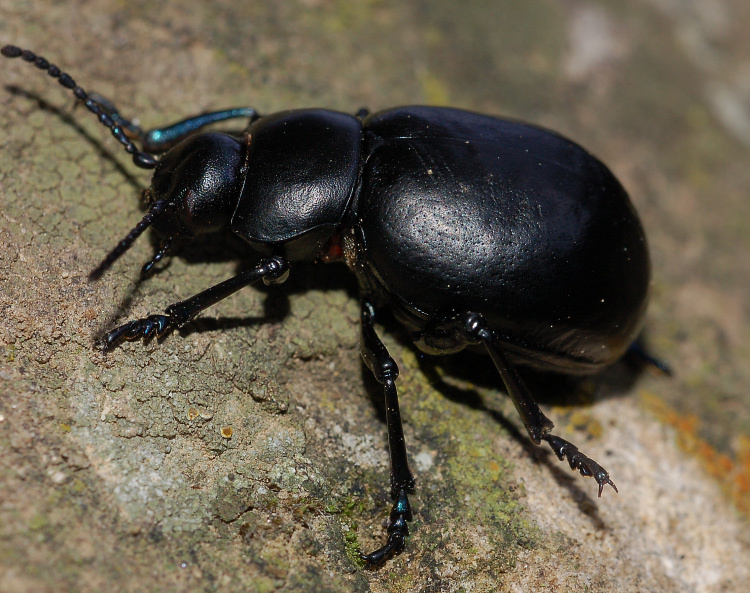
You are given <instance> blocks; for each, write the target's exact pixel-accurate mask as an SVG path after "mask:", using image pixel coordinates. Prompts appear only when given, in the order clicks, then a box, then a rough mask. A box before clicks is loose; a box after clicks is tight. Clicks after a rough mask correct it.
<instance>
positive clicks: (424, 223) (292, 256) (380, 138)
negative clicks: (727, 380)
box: [2, 46, 650, 566]
mask: <svg viewBox="0 0 750 593" xmlns="http://www.w3.org/2000/svg"><path fill="white" fill-rule="evenodd" d="M2 54H3V55H4V56H5V57H9V58H14V57H21V58H22V59H24V60H26V61H28V62H32V63H34V64H35V65H36V66H37V67H38V68H40V69H42V70H45V71H46V72H47V73H48V74H49V75H50V76H52V77H55V78H58V80H59V82H60V83H61V84H62V85H63V86H65V87H67V88H69V89H71V90H72V91H73V93H74V94H75V96H76V97H77V98H78V99H79V100H80V101H82V102H83V103H84V104H85V105H86V107H87V108H88V109H89V110H90V111H92V112H93V113H95V114H96V115H97V116H98V117H99V119H100V121H101V122H102V123H103V124H104V125H105V126H107V127H108V128H109V129H110V130H111V131H112V133H113V135H114V136H115V138H117V139H118V140H119V141H120V142H121V143H122V144H123V145H124V146H125V148H126V150H127V151H128V152H129V153H131V154H132V155H133V158H134V162H135V164H136V165H137V166H139V167H142V168H153V169H154V174H153V179H152V182H151V187H150V188H149V189H148V190H146V191H145V192H144V195H145V197H146V199H147V201H148V203H149V210H148V213H147V214H146V215H145V217H144V218H143V220H142V221H141V222H140V223H139V224H138V225H137V226H136V227H135V228H134V229H133V230H132V231H131V232H130V233H129V234H128V235H127V237H125V239H123V241H121V242H120V243H119V244H118V245H117V246H116V247H115V249H114V250H113V251H112V252H111V253H110V254H109V255H108V256H107V258H106V259H105V260H104V261H103V262H102V263H101V264H100V265H99V267H97V268H96V269H95V270H94V271H93V272H92V274H91V276H92V278H98V277H100V276H101V275H102V274H103V273H104V271H105V270H106V269H107V268H108V267H109V266H110V265H111V264H112V263H113V262H114V261H115V260H116V259H117V258H118V257H119V256H120V255H122V253H124V252H125V250H127V249H128V247H130V245H131V244H132V243H133V242H134V241H135V239H136V238H137V237H138V236H139V235H140V234H141V233H142V232H143V231H144V230H145V229H146V228H148V226H153V227H154V228H155V229H156V230H157V231H158V232H159V234H160V235H161V236H162V237H163V242H162V244H161V247H160V249H158V251H157V253H156V254H155V255H154V257H153V258H152V260H151V261H149V262H148V263H147V264H146V265H145V266H144V267H143V270H142V273H143V274H146V273H147V272H149V271H150V270H151V269H152V268H153V266H154V264H155V263H157V262H158V261H160V260H161V259H162V258H163V257H164V256H165V254H166V253H167V252H168V250H169V248H170V245H171V244H172V242H173V241H174V240H177V239H190V238H192V237H194V236H196V235H199V234H202V233H212V232H233V233H235V234H237V235H239V236H240V237H242V238H243V239H245V240H246V241H247V242H248V243H249V244H250V245H251V246H252V247H254V248H255V249H256V250H257V251H259V252H260V253H261V254H263V258H262V260H261V262H260V263H259V264H258V265H257V266H256V267H255V268H253V269H251V270H249V271H245V272H242V273H241V274H239V275H237V276H235V277H233V278H230V279H229V280H226V281H225V282H222V283H221V284H218V285H216V286H213V287H211V288H208V289H207V290H205V291H204V292H202V293H200V294H198V295H195V296H193V297H191V298H189V299H187V300H185V301H181V302H178V303H175V304H173V305H170V306H169V307H167V309H166V312H165V314H162V315H152V316H150V317H147V318H145V319H137V320H135V321H131V322H129V323H127V324H125V325H122V326H120V327H118V328H116V329H114V330H113V331H111V332H109V333H108V334H107V335H106V336H105V338H104V347H105V348H107V349H109V348H113V347H115V346H117V345H118V344H120V343H121V342H122V341H124V340H137V339H141V338H144V339H148V338H151V337H153V336H157V337H161V336H163V335H164V334H165V333H166V332H168V331H170V330H171V329H174V328H176V327H179V326H181V325H182V324H184V323H186V322H188V321H190V320H191V319H192V318H193V317H195V316H196V315H197V314H198V313H199V312H200V311H202V310H204V309H206V308H207V307H209V306H211V305H213V304H214V303H216V302H218V301H220V300H221V299H224V298H226V297H227V296H229V295H230V294H232V293H233V292H235V291H237V290H239V289H241V288H243V287H245V286H247V285H249V284H252V283H254V282H257V281H259V280H263V281H264V282H265V283H281V282H283V281H284V280H285V279H286V278H287V276H288V274H289V273H290V269H291V268H292V267H293V264H294V263H295V262H300V261H312V260H321V261H337V260H343V261H345V262H346V264H347V265H348V267H349V268H350V269H351V270H352V271H353V272H354V273H355V274H356V276H357V279H358V281H359V285H360V287H361V298H362V302H361V323H362V333H361V353H362V357H363V359H364V362H365V363H366V365H367V366H368V367H369V369H370V370H371V371H372V372H373V374H374V376H375V378H376V379H377V380H378V382H379V383H380V384H382V386H383V389H384V393H385V400H386V416H387V423H388V439H389V446H390V460H391V495H392V497H393V500H394V506H393V509H392V510H391V514H390V524H389V527H388V534H389V535H388V539H387V542H386V543H385V545H384V546H383V547H382V548H380V549H379V550H376V551H375V552H373V553H371V554H368V555H364V556H363V558H364V560H365V561H366V563H367V564H369V565H370V566H377V565H380V564H382V563H383V562H385V561H386V560H387V559H388V558H389V557H391V556H392V555H393V554H395V553H398V552H400V551H401V550H402V549H403V547H404V542H405V538H406V536H407V535H408V522H409V521H410V520H411V518H412V514H411V508H410V505H409V498H408V493H409V492H410V491H411V490H412V489H413V487H414V478H413V476H412V473H411V471H410V470H409V466H408V463H407V455H406V447H405V443H404V435H403V430H402V426H401V418H400V412H399V405H398V397H397V392H396V386H395V381H396V378H397V376H398V367H397V365H396V363H395V362H394V360H393V359H392V358H391V357H390V355H389V354H388V351H387V349H386V348H385V346H384V345H383V343H382V341H381V340H380V338H379V337H378V336H377V334H376V332H375V329H374V321H375V316H376V311H377V310H378V309H379V308H383V307H387V308H390V309H392V310H393V312H394V314H395V316H396V318H397V319H398V320H399V321H400V322H402V323H403V324H404V326H405V327H406V328H407V329H408V331H409V332H410V334H411V335H412V337H413V339H414V342H415V344H416V345H417V346H418V347H419V348H420V349H421V350H423V351H425V352H427V353H430V354H445V353H452V352H457V351H459V350H462V349H464V348H467V347H469V348H472V349H477V350H480V351H484V352H486V353H487V354H489V356H490V357H491V359H492V361H493V362H494V364H495V366H496V367H497V370H498V371H499V373H500V376H501V379H502V381H503V383H504V384H505V387H506V389H507V391H508V393H509V395H510V397H511V399H512V400H513V403H514V404H515V407H516V409H517V410H518V413H519V415H520V416H521V419H522V421H523V423H524V426H525V427H526V429H527V431H528V433H529V436H530V437H531V439H532V440H533V441H534V442H535V443H537V444H541V442H542V441H546V442H547V443H548V444H549V445H550V446H551V447H552V449H553V450H554V452H555V453H556V454H557V456H558V457H559V458H560V459H567V461H568V463H569V464H570V466H571V468H573V469H577V470H579V471H580V473H581V474H583V475H585V476H593V477H594V478H595V480H596V481H597V483H598V484H599V495H600V496H601V492H602V488H603V487H604V485H605V484H609V485H611V486H612V487H613V488H614V487H615V486H614V484H613V483H612V481H611V480H610V478H609V474H608V473H607V471H606V470H605V469H604V468H603V467H601V466H600V465H599V464H598V463H596V462H595V461H594V460H592V459H590V458H589V457H587V456H585V455H584V454H583V453H581V452H580V451H578V449H577V448H576V447H575V446H574V445H572V444H571V443H569V442H567V441H565V440H564V439H562V438H560V437H558V436H555V435H553V434H551V433H550V430H551V429H552V422H550V420H548V419H547V418H546V417H545V416H544V414H543V413H542V411H541V410H540V409H539V406H538V405H537V404H536V402H535V401H534V398H533V397H532V395H531V394H530V393H529V391H528V389H527V388H526V386H525V385H524V382H523V381H522V379H521V377H520V375H519V374H518V371H517V370H516V366H515V365H516V364H525V365H530V366H534V367H537V368H539V369H543V370H553V371H563V372H585V371H591V370H595V369H598V368H600V367H602V366H604V365H607V364H609V363H611V362H613V361H615V360H617V359H618V358H619V357H620V356H621V355H622V354H623V353H624V352H625V351H626V349H627V348H628V347H629V345H630V344H631V343H632V342H633V340H634V338H635V337H636V334H637V333H638V331H639V329H640V327H641V323H642V320H643V316H644V312H645V309H646V302H647V295H648V287H649V274H650V264H649V256H648V250H647V246H646V239H645V237H644V233H643V229H642V227H641V224H640V222H639V220H638V216H637V215H636V213H635V210H634V209H633V206H632V205H631V203H630V200H629V198H628V196H627V194H626V193H625V191H624V190H623V188H622V186H621V185H620V183H618V181H617V180H616V179H615V178H614V176H613V175H612V173H610V171H609V170H608V169H607V167H605V166H604V165H603V164H602V163H601V162H599V161H598V160H597V159H596V158H594V157H593V156H591V155H590V154H589V153H587V152H586V151H585V150H584V149H582V148H581V147H580V146H578V145H576V144H574V143H573V142H571V141H569V140H566V139H565V138H563V137H561V136H559V135H557V134H555V133H553V132H550V131H547V130H543V129H540V128H537V127H534V126H530V125H528V124H524V123H518V122H513V121H507V120H502V119H497V118H493V117H488V116H485V115H479V114H476V113H470V112H467V111H461V110H457V109H447V108H436V107H402V108H397V109H390V110H387V111H382V112H379V113H375V114H372V115H368V114H367V113H366V112H360V113H358V114H357V115H356V116H352V115H347V114H344V113H338V112H333V111H328V110H324V109H306V110H299V111H285V112H282V113H277V114H274V115H269V116H265V117H261V116H259V115H258V114H257V113H256V112H255V110H254V109H251V108H243V109H234V110H227V111H219V112H213V113H208V114H201V115H198V116H195V117H192V118H189V119H187V120H184V121H182V122H179V123H177V124H174V125H172V126H168V127H166V128H161V129H156V130H152V131H150V132H144V131H142V130H141V129H140V128H139V127H137V126H136V125H134V124H133V123H131V122H130V121H128V120H125V119H123V118H122V117H121V116H120V115H119V113H118V111H117V109H116V108H115V107H114V106H113V105H112V104H111V103H110V102H109V101H107V100H106V99H104V98H103V97H99V96H96V95H91V94H88V93H86V92H85V91H84V90H83V89H82V88H81V87H79V86H77V85H76V83H75V82H74V81H73V80H72V79H71V78H70V76H68V75H67V74H65V73H63V72H61V71H60V70H59V69H58V68H57V67H55V66H54V65H51V64H50V63H49V62H47V61H46V60H45V59H43V58H40V57H37V56H36V55H34V54H33V53H31V52H29V51H24V50H21V49H19V48H16V47H14V46H6V47H4V48H3V49H2ZM236 117H244V118H248V119H249V120H250V124H249V126H248V127H247V129H246V130H245V132H244V133H242V134H239V135H230V134H221V133H197V131H198V130H199V129H200V128H202V127H204V126H206V125H207V124H209V123H213V122H215V121H221V120H226V119H230V118H236ZM133 140H135V141H138V142H140V143H141V144H142V146H143V149H142V150H139V149H138V148H137V147H136V145H135V144H134V142H133ZM159 152H164V153H165V154H164V155H163V156H162V157H161V158H159V159H157V158H156V157H155V156H153V154H151V153H159Z"/></svg>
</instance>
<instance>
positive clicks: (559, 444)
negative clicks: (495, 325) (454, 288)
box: [464, 313, 617, 497]
mask: <svg viewBox="0 0 750 593" xmlns="http://www.w3.org/2000/svg"><path fill="white" fill-rule="evenodd" d="M464 331H465V332H466V333H467V335H468V336H470V337H471V338H473V341H474V342H479V343H481V344H483V345H484V347H485V348H486V349H487V352H488V353H489V355H490V357H491V358H492V362H494V363H495V367H496V368H497V370H498V372H499V373H500V378H501V379H502V380H503V383H504V384H505V388H506V389H507V390H508V395H509V396H510V399H511V401H512V402H513V405H514V406H515V408H516V411H517V412H518V415H519V416H520V417H521V421H522V422H523V425H524V426H525V427H526V431H527V432H528V433H529V436H530V437H531V440H532V441H534V442H535V443H536V444H537V445H540V444H541V442H542V441H547V443H548V444H549V446H550V447H551V448H552V450H553V451H554V452H555V455H557V458H558V459H559V460H560V461H562V460H563V459H567V461H568V465H570V468H571V469H573V470H578V471H579V472H580V473H581V475H582V476H592V477H593V478H594V479H595V480H596V483H597V484H599V496H600V497H601V495H602V490H603V489H604V486H605V484H609V485H610V486H612V488H614V490H615V492H617V486H615V484H614V482H612V480H611V479H610V478H609V473H608V472H607V470H606V469H604V468H603V467H602V466H601V465H599V464H598V463H597V462H596V461H594V460H593V459H591V458H590V457H587V456H586V455H584V454H583V453H581V452H580V451H579V450H578V447H576V446H575V445H574V444H572V443H570V442H568V441H566V440H565V439H562V438H560V437H559V436H556V435H554V434H550V432H549V431H550V430H552V428H553V427H554V424H552V421H551V420H550V419H549V418H547V417H546V416H545V415H544V413H543V412H542V410H541V409H540V408H539V405H538V404H537V403H536V401H534V397H533V396H532V395H531V392H530V391H529V389H528V387H526V384H525V383H524V382H523V379H522V378H521V375H520V374H519V373H518V370H517V369H516V367H515V366H514V365H513V363H512V362H511V360H510V358H509V357H508V355H507V353H506V352H505V350H504V349H503V347H502V346H501V345H500V341H499V340H498V339H497V337H496V336H495V334H493V332H492V330H490V329H489V326H488V324H487V322H486V321H485V319H484V318H483V317H482V316H481V315H478V314H475V313H469V314H467V316H466V317H465V318H464Z"/></svg>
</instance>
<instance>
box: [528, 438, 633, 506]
mask: <svg viewBox="0 0 750 593" xmlns="http://www.w3.org/2000/svg"><path fill="white" fill-rule="evenodd" d="M542 440H545V441H547V443H549V446H550V447H551V448H552V450H553V451H554V452H555V455H557V458H558V459H559V460H560V461H562V460H563V459H567V461H568V465H570V469H572V470H578V472H579V473H580V474H581V475H582V476H585V477H593V478H594V479H595V480H596V483H597V484H599V494H598V496H599V498H601V496H602V491H603V490H604V486H605V485H606V484H609V485H610V486H612V489H613V490H614V491H615V492H618V490H617V486H615V483H614V482H613V481H612V480H611V479H610V477H609V472H608V471H607V470H606V469H604V468H603V467H602V466H601V465H599V464H598V463H597V462H596V461H594V460H593V459H591V458H590V457H587V456H586V455H584V454H583V453H581V452H580V451H579V450H578V447H576V446H575V445H574V444H573V443H571V442H569V441H566V440H565V439H561V438H560V437H558V436H556V435H554V434H545V435H544V436H542Z"/></svg>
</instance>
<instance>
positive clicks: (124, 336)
mask: <svg viewBox="0 0 750 593" xmlns="http://www.w3.org/2000/svg"><path fill="white" fill-rule="evenodd" d="M288 276H289V264H288V263H287V261H286V260H285V259H283V258H281V257H270V258H268V259H265V260H263V261H262V262H260V264H258V265H257V266H256V267H255V268H253V269H252V270H247V271H245V272H242V273H241V274H237V275H236V276H234V277H233V278H229V279H228V280H225V281H224V282H221V283H219V284H217V285H215V286H212V287H211V288H208V289H206V290H204V291H203V292H200V293H198V294H196V295H195V296H192V297H190V298H189V299H186V300H184V301H180V302H179V303H174V304H173V305H169V307H167V309H166V311H165V314H164V315H149V316H148V317H144V318H143V319H135V320H133V321H130V322H128V323H126V324H124V325H121V326H120V327H118V328H115V329H113V330H112V331H110V332H109V333H107V334H106V335H105V336H104V337H103V338H102V340H101V345H102V348H103V349H104V350H111V349H112V348H114V347H115V346H117V345H118V344H120V343H121V342H124V341H128V342H132V341H134V340H138V339H140V338H143V339H144V340H147V339H150V338H153V337H154V336H156V337H158V338H161V337H162V336H164V335H165V334H166V333H167V332H168V331H169V330H171V329H174V328H177V327H180V326H181V325H184V324H185V323H187V322H188V321H190V320H191V319H192V318H193V317H195V316H196V315H197V314H198V313H200V312H201V311H203V310H204V309H208V307H210V306H211V305H214V304H216V303H218V302H219V301H221V300H223V299H225V298H227V297H228V296H229V295H231V294H233V293H235V292H237V291H238V290H240V289H241V288H244V287H245V286H249V285H250V284H253V283H254V282H257V281H258V280H263V282H265V283H266V284H281V283H282V282H284V281H285V280H286V279H287V277H288Z"/></svg>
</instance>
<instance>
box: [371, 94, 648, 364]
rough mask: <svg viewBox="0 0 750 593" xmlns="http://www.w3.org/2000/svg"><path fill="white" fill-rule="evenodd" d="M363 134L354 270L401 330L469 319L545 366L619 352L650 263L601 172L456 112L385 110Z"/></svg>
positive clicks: (597, 360)
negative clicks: (405, 320) (395, 311)
mask: <svg viewBox="0 0 750 593" xmlns="http://www.w3.org/2000/svg"><path fill="white" fill-rule="evenodd" d="M365 130H366V133H367V143H366V148H365V151H366V154H368V160H367V165H366V167H365V169H364V172H363V180H362V187H363V188H364V189H363V190H362V194H361V195H360V196H359V201H358V204H357V207H356V211H357V213H358V221H359V222H358V223H357V227H356V231H357V236H358V241H359V242H360V243H361V246H360V250H361V254H362V256H363V257H362V260H364V261H365V262H367V263H366V264H365V265H366V267H367V271H366V272H365V273H367V275H368V276H371V282H376V283H379V284H380V285H382V287H383V288H384V290H383V291H382V292H383V293H384V294H386V295H393V294H395V295H399V297H400V301H401V302H400V303H398V304H395V303H391V304H394V305H396V306H397V308H398V307H401V308H402V309H404V308H406V309H412V312H413V313H415V314H416V315H414V316H412V317H413V320H412V326H413V327H412V330H416V331H419V330H421V329H423V328H422V327H414V324H415V321H414V320H418V319H420V318H422V319H424V320H425V323H427V321H428V320H430V321H435V320H437V319H440V318H441V317H444V316H447V315H450V314H452V313H455V312H461V311H474V312H477V313H481V314H483V315H484V316H485V317H486V318H487V319H488V321H490V323H491V325H492V327H493V328H494V329H495V330H496V331H498V332H499V333H500V334H501V335H502V336H503V338H504V339H505V340H507V342H508V343H509V344H510V345H515V346H517V347H518V348H519V349H520V350H521V351H528V352H530V353H533V354H534V356H533V358H536V359H539V353H544V355H543V356H542V357H541V358H542V359H544V358H548V359H549V361H550V365H551V366H555V365H559V364H563V365H565V366H575V365H576V364H577V363H580V365H581V366H590V365H598V364H605V363H608V362H611V361H612V360H614V359H616V358H618V357H619V356H620V355H621V354H622V352H623V351H624V349H625V348H627V346H628V345H629V344H630V342H631V341H632V339H633V338H634V337H635V333H636V332H637V331H638V329H639V327H640V323H641V319H642V316H643V313H644V311H645V305H646V300H647V293H648V284H649V272H650V264H649V258H648V251H647V247H646V242H645V237H644V233H643V229H642V228H641V225H640V222H639V220H638V217H637V215H636V213H635V210H634V209H633V207H632V205H631V203H630V200H629V198H628V196H627V194H626V193H625V191H624V189H623V188H622V186H621V185H620V184H619V182H618V181H617V180H616V179H615V178H614V176H613V175H612V174H611V173H610V171H609V170H608V169H607V168H606V167H605V166H604V165H603V164H602V163H601V162H599V161H598V160H597V159H595V158H594V157H592V156H591V155H590V154H588V153H587V152H586V151H585V150H583V149H582V148H581V147H579V146H578V145H576V144H574V143H572V142H570V141H569V140H567V139H565V138H562V137H561V136H558V135H557V134H554V133H552V132H548V131H546V130H542V129H540V128H535V127H532V126H529V125H526V124H521V123H517V122H509V121H504V120H499V119H495V118H491V117H487V116H483V115H478V114H473V113H467V112H463V111H458V110H454V109H442V108H427V107H415V108H411V107H410V108H405V109H397V110H391V111H387V112H383V113H381V114H375V115H374V116H371V117H370V118H368V119H367V120H366V121H365ZM417 325H418V324H417Z"/></svg>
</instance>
